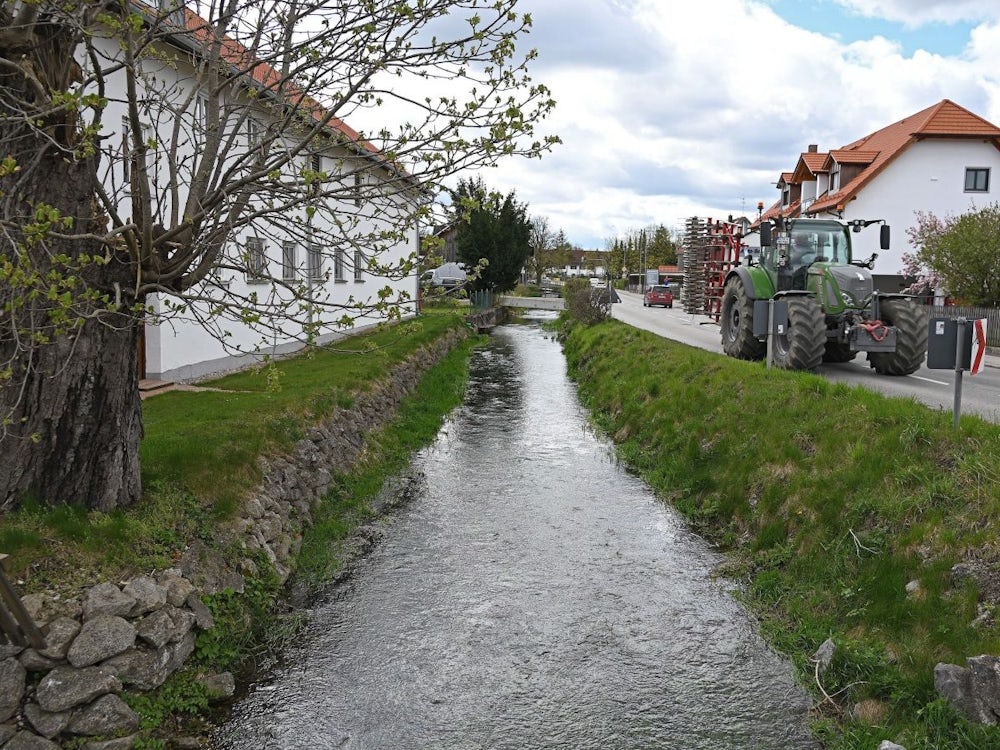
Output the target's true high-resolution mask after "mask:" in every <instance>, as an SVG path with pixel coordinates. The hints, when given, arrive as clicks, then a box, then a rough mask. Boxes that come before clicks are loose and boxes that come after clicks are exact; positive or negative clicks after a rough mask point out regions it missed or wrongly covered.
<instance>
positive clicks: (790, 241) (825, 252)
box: [760, 219, 853, 292]
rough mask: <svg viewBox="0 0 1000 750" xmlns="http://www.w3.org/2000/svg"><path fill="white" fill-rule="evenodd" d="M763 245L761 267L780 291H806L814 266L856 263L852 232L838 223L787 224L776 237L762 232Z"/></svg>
mask: <svg viewBox="0 0 1000 750" xmlns="http://www.w3.org/2000/svg"><path fill="white" fill-rule="evenodd" d="M767 229H768V230H770V227H767ZM763 235H766V236H763ZM761 245H762V247H761V256H760V264H761V266H763V267H764V269H765V270H766V271H767V274H768V276H770V277H771V283H772V284H773V285H774V289H775V291H779V292H784V291H791V290H799V291H805V290H807V289H808V288H809V269H810V267H812V266H813V264H816V263H822V264H828V265H833V266H846V265H851V263H852V260H853V258H852V257H851V236H850V232H849V231H848V227H847V226H846V225H845V224H842V223H841V222H839V221H822V220H814V219H809V220H805V221H802V220H791V221H786V222H784V225H779V227H777V228H775V230H774V231H773V234H772V232H771V231H765V232H762V238H761Z"/></svg>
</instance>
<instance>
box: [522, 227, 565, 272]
mask: <svg viewBox="0 0 1000 750" xmlns="http://www.w3.org/2000/svg"><path fill="white" fill-rule="evenodd" d="M530 224H531V231H530V234H529V237H528V244H529V245H530V246H531V257H530V258H529V259H528V264H527V265H528V273H529V274H530V275H531V276H533V277H534V279H535V284H536V285H537V286H541V284H542V276H544V275H545V272H546V271H548V270H550V269H552V268H555V267H557V265H558V264H556V263H555V262H554V260H555V253H554V250H555V240H556V236H555V235H554V234H553V233H552V230H551V229H550V228H549V220H548V219H547V218H545V217H544V216H533V217H532V218H531V222H530Z"/></svg>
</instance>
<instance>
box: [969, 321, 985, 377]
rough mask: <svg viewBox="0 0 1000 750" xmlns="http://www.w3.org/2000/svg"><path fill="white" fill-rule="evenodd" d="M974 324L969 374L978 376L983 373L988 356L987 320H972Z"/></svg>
mask: <svg viewBox="0 0 1000 750" xmlns="http://www.w3.org/2000/svg"><path fill="white" fill-rule="evenodd" d="M969 322H970V323H972V357H971V359H970V360H969V374H970V375H978V374H979V373H980V372H982V371H983V359H984V355H985V354H986V319H985V318H980V319H979V320H970V321H969Z"/></svg>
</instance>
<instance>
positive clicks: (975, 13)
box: [836, 0, 1000, 28]
mask: <svg viewBox="0 0 1000 750" xmlns="http://www.w3.org/2000/svg"><path fill="white" fill-rule="evenodd" d="M836 1H837V2H838V3H839V4H840V5H843V6H844V7H845V8H848V9H850V10H852V11H854V12H856V13H859V14H860V15H862V16H865V17H866V18H882V19H885V20H888V21H895V22H897V23H901V24H903V25H904V26H906V27H907V28H915V27H918V26H921V25H923V24H926V23H958V22H960V21H986V20H991V19H998V18H1000V7H998V6H997V3H996V0H947V2H941V0H836Z"/></svg>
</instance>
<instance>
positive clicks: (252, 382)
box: [0, 310, 474, 749]
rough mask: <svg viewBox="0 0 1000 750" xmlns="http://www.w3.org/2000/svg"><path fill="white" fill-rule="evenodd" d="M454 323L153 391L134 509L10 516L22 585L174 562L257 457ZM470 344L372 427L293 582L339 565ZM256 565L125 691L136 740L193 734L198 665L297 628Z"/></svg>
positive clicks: (451, 389)
mask: <svg viewBox="0 0 1000 750" xmlns="http://www.w3.org/2000/svg"><path fill="white" fill-rule="evenodd" d="M460 326H464V318H463V317H462V316H461V315H459V314H458V313H457V312H455V311H454V310H451V311H438V312H434V313H431V314H425V315H422V316H421V317H420V318H419V319H418V320H416V321H410V322H407V323H404V324H402V325H399V326H394V327H391V328H388V329H386V330H383V331H378V332H374V333H369V334H364V335H359V336H356V337H351V338H349V339H345V340H343V341H342V342H340V343H338V345H337V348H336V350H326V351H315V352H313V353H311V354H310V355H308V356H300V357H296V358H293V359H288V360H284V361H280V362H276V363H274V364H273V365H271V366H269V367H267V368H264V369H262V370H259V371H254V372H246V373H241V374H236V375H231V376H229V377H226V378H222V379H219V380H216V381H213V382H210V383H203V384H202V385H203V386H208V387H211V388H213V389H216V390H204V391H197V392H185V391H176V392H170V393H164V394H162V395H158V396H156V397H155V398H152V399H149V400H147V401H146V402H144V404H143V412H144V417H145V425H146V437H145V440H144V442H143V446H142V464H143V478H144V488H145V493H144V496H143V498H142V500H141V502H139V503H138V504H137V505H136V506H135V507H133V508H130V509H128V510H124V511H119V512H115V513H111V514H106V513H96V512H87V511H83V510H79V509H73V508H69V507H59V508H54V509H46V508H42V507H38V506H30V507H26V508H23V509H21V510H19V511H17V512H16V513H12V514H8V515H6V516H5V517H4V519H3V525H2V528H0V549H2V550H3V551H5V552H7V553H9V554H11V560H12V561H13V567H12V572H13V574H14V576H16V578H17V580H18V589H19V591H20V593H22V594H25V593H30V592H33V591H42V590H50V591H55V592H59V593H60V594H61V595H63V596H65V595H73V594H74V593H75V592H76V591H77V590H78V589H79V588H81V587H84V586H89V585H93V584H94V583H97V582H99V581H106V580H110V581H120V580H124V579H126V578H129V577H130V576H132V575H135V574H137V573H146V572H148V571H150V570H155V569H163V568H166V567H170V566H171V565H172V564H174V562H175V561H176V560H177V559H178V558H179V556H180V554H181V553H182V552H183V551H184V550H185V549H186V548H187V547H188V545H190V544H191V543H192V542H193V541H195V540H202V541H205V542H209V543H211V541H212V540H213V529H214V528H215V527H216V526H217V525H219V524H221V523H223V522H225V521H227V520H229V519H231V518H232V517H233V515H234V513H235V512H236V510H237V509H238V507H239V505H240V503H241V502H242V500H243V498H244V497H245V496H246V495H247V493H248V492H249V491H250V490H251V489H252V488H253V487H254V486H255V485H256V483H257V481H258V480H259V474H258V472H259V469H258V466H257V458H258V456H260V455H262V454H266V453H280V452H281V451H284V450H286V449H287V448H289V447H290V446H291V445H292V444H293V443H294V442H295V441H296V440H298V439H299V438H300V437H302V436H303V435H304V433H305V430H306V429H307V428H308V426H309V425H311V424H313V423H315V422H317V421H319V420H321V419H323V418H324V417H326V416H329V415H330V414H332V413H333V412H334V411H335V410H336V409H338V408H341V407H349V406H350V405H351V404H352V403H353V402H354V399H355V398H356V397H357V396H358V395H359V394H360V393H363V392H365V391H367V390H369V389H370V388H371V387H372V385H373V384H374V383H376V382H378V381H382V380H385V379H386V378H387V377H388V375H389V373H390V371H391V370H392V368H393V367H394V366H395V365H396V364H399V363H400V362H402V361H403V360H405V359H406V358H407V357H408V356H409V355H410V354H412V353H414V352H415V351H416V350H417V349H419V348H421V347H423V346H424V345H426V344H428V343H430V342H433V341H435V340H436V339H438V338H440V337H441V336H443V335H445V334H446V333H447V332H448V331H449V330H451V329H452V328H455V327H460ZM473 345H474V339H468V340H466V342H465V343H464V344H462V345H460V346H459V347H457V348H456V349H455V350H453V351H452V353H451V354H450V355H449V356H447V357H446V358H445V359H444V360H442V361H441V362H439V363H438V364H437V365H436V366H434V367H433V368H432V369H431V370H429V371H428V372H427V373H426V374H425V375H424V377H423V378H422V380H421V383H420V385H419V387H418V389H417V390H416V392H414V393H412V394H411V395H410V396H408V397H407V398H405V399H404V401H403V402H402V403H401V405H400V407H399V409H398V410H397V413H396V418H395V420H394V421H393V422H392V423H390V424H389V425H388V426H386V427H385V428H384V429H382V430H379V431H377V432H373V433H371V434H369V436H368V440H367V444H366V450H365V452H364V455H363V458H362V460H361V461H360V463H359V464H358V465H356V466H355V467H353V469H352V470H351V471H350V473H347V474H343V475H339V476H335V477H334V485H333V487H332V489H331V490H330V492H329V493H328V495H327V497H326V498H325V499H324V501H323V503H322V504H321V505H320V507H319V508H318V509H317V510H316V513H315V517H314V523H313V525H312V526H311V527H310V528H309V529H307V531H306V532H305V534H304V538H303V546H302V551H301V553H300V560H299V566H298V568H297V571H296V576H297V579H298V585H304V586H306V587H308V588H309V589H315V588H318V587H319V586H321V585H322V584H323V582H325V581H328V580H330V578H331V577H332V576H334V575H335V574H336V573H337V571H338V570H339V569H340V568H341V566H342V565H343V562H344V560H343V550H344V546H343V542H344V540H346V539H347V538H348V537H349V536H350V535H351V534H352V533H353V532H354V531H355V529H357V527H358V526H359V525H361V524H363V523H367V522H370V521H371V519H372V515H373V514H372V511H371V508H370V505H369V503H370V501H371V499H372V498H373V497H374V496H375V495H376V494H377V493H378V492H379V490H380V489H381V488H382V486H383V484H384V483H385V481H386V479H387V478H389V477H392V476H394V475H395V474H397V473H398V472H400V471H402V470H403V469H404V468H405V466H406V464H407V462H408V459H409V457H410V455H411V453H412V452H413V451H414V450H416V449H418V448H419V447H421V446H423V445H425V444H427V443H429V442H430V441H431V440H433V438H434V436H435V435H436V434H437V432H438V431H439V429H440V426H441V424H442V421H443V419H444V417H445V416H446V415H447V413H448V412H449V411H451V410H452V409H453V408H454V407H455V406H456V405H457V404H458V403H460V401H461V398H462V395H463V393H464V387H465V383H466V376H467V365H468V357H469V352H470V349H471V347H472V346H473ZM218 554H220V555H225V554H227V553H226V550H218ZM257 562H258V563H259V564H258V570H259V571H260V575H259V576H257V577H253V578H250V577H248V578H247V582H246V591H245V592H244V594H242V595H236V594H232V593H228V592H226V593H222V594H218V595H215V596H213V597H207V598H206V604H208V606H209V608H210V609H211V610H212V613H213V615H214V616H215V627H214V628H212V629H211V630H209V631H206V632H204V633H202V634H200V636H199V639H198V645H197V650H196V652H195V655H194V659H193V660H192V662H191V664H190V665H189V668H188V669H187V670H185V671H184V672H181V673H179V674H177V675H175V676H173V677H171V678H170V679H169V680H168V681H167V683H166V684H165V685H164V686H163V687H162V688H161V689H160V690H158V691H156V692H154V693H151V694H144V695H141V694H133V695H129V696H126V698H127V700H128V701H129V702H130V704H131V705H132V707H133V708H134V709H135V710H137V711H138V712H139V713H140V715H141V716H142V722H143V729H144V734H143V736H142V738H141V739H140V740H139V742H138V744H137V745H136V747H137V748H146V749H151V748H161V747H166V741H165V739H164V738H166V737H170V736H176V735H182V734H185V733H191V732H194V733H197V732H198V731H199V730H200V720H198V719H197V716H198V715H199V714H201V713H202V712H203V711H205V710H206V709H207V708H208V701H207V696H206V691H205V689H204V688H203V687H202V686H200V685H199V684H197V682H196V681H195V679H194V676H195V674H196V672H197V671H198V670H199V669H204V670H208V671H219V670H234V671H236V670H238V669H240V668H241V667H245V666H246V665H247V664H248V663H252V662H253V661H254V660H255V659H256V658H257V657H259V656H262V655H264V654H266V653H273V652H275V651H276V650H278V649H280V648H281V647H282V646H283V645H284V644H285V642H286V641H287V639H289V638H291V637H293V636H294V634H295V632H296V628H297V626H298V625H299V624H300V621H301V614H300V613H297V612H295V611H294V610H289V611H286V612H284V613H282V612H279V611H277V610H276V609H275V606H274V605H275V603H276V602H277V600H278V598H279V596H280V591H279V587H278V585H277V579H276V577H275V575H274V574H273V570H272V569H271V567H270V565H269V563H268V562H267V561H266V559H260V560H258V561H257ZM189 717H194V723H193V724H191V725H189V724H187V723H186V718H189Z"/></svg>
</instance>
